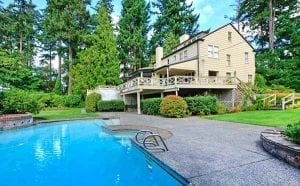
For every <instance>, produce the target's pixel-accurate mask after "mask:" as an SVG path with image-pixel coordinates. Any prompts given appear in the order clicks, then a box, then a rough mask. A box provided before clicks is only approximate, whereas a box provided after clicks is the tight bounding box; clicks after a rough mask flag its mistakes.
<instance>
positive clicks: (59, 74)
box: [58, 54, 61, 80]
mask: <svg viewBox="0 0 300 186" xmlns="http://www.w3.org/2000/svg"><path fill="white" fill-rule="evenodd" d="M60 55H61V54H58V78H59V79H60V80H61V56H60Z"/></svg>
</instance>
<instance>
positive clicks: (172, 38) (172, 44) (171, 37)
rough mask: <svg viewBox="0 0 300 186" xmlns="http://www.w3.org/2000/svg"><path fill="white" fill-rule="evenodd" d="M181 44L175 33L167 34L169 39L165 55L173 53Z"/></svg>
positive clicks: (165, 46)
mask: <svg viewBox="0 0 300 186" xmlns="http://www.w3.org/2000/svg"><path fill="white" fill-rule="evenodd" d="M178 44H179V39H178V37H176V36H175V34H174V33H173V32H168V33H167V38H166V41H165V44H164V55H168V54H169V53H171V52H172V49H173V48H174V47H175V46H176V45H178Z"/></svg>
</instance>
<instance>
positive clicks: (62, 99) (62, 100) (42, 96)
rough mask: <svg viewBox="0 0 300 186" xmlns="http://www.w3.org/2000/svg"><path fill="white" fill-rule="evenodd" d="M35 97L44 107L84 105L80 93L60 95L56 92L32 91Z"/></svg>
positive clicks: (75, 106)
mask: <svg viewBox="0 0 300 186" xmlns="http://www.w3.org/2000/svg"><path fill="white" fill-rule="evenodd" d="M31 95H32V96H33V98H34V99H36V100H37V101H38V102H39V105H40V106H41V107H42V108H53V107H71V108H78V107H83V102H82V99H81V96H80V95H70V96H67V95H58V94H54V93H43V92H34V93H31Z"/></svg>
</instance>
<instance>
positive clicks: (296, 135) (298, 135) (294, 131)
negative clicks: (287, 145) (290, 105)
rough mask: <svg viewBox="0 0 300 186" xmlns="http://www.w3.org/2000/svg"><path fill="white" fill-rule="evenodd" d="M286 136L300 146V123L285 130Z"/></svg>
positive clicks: (290, 125)
mask: <svg viewBox="0 0 300 186" xmlns="http://www.w3.org/2000/svg"><path fill="white" fill-rule="evenodd" d="M284 133H285V135H286V136H288V137H290V138H291V139H292V140H293V141H294V142H295V143H298V144H300V121H299V122H297V123H294V124H289V125H288V126H287V127H286V129H285V132H284Z"/></svg>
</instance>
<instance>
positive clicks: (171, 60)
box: [161, 42, 197, 65]
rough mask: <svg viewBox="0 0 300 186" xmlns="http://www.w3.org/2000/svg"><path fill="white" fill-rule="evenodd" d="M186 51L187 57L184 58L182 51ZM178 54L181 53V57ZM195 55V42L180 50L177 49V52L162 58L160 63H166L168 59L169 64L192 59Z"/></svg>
mask: <svg viewBox="0 0 300 186" xmlns="http://www.w3.org/2000/svg"><path fill="white" fill-rule="evenodd" d="M185 51H187V57H186V58H185V56H184V52H185ZM180 54H181V55H182V59H180ZM174 56H176V61H175V60H174ZM195 57H197V42H195V43H193V44H191V45H190V46H188V47H186V48H183V49H182V50H179V51H178V52H176V53H174V54H172V55H170V56H168V57H166V58H164V59H163V60H162V62H161V64H162V65H167V64H168V61H169V64H172V63H177V62H181V61H185V60H188V59H192V58H195Z"/></svg>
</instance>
